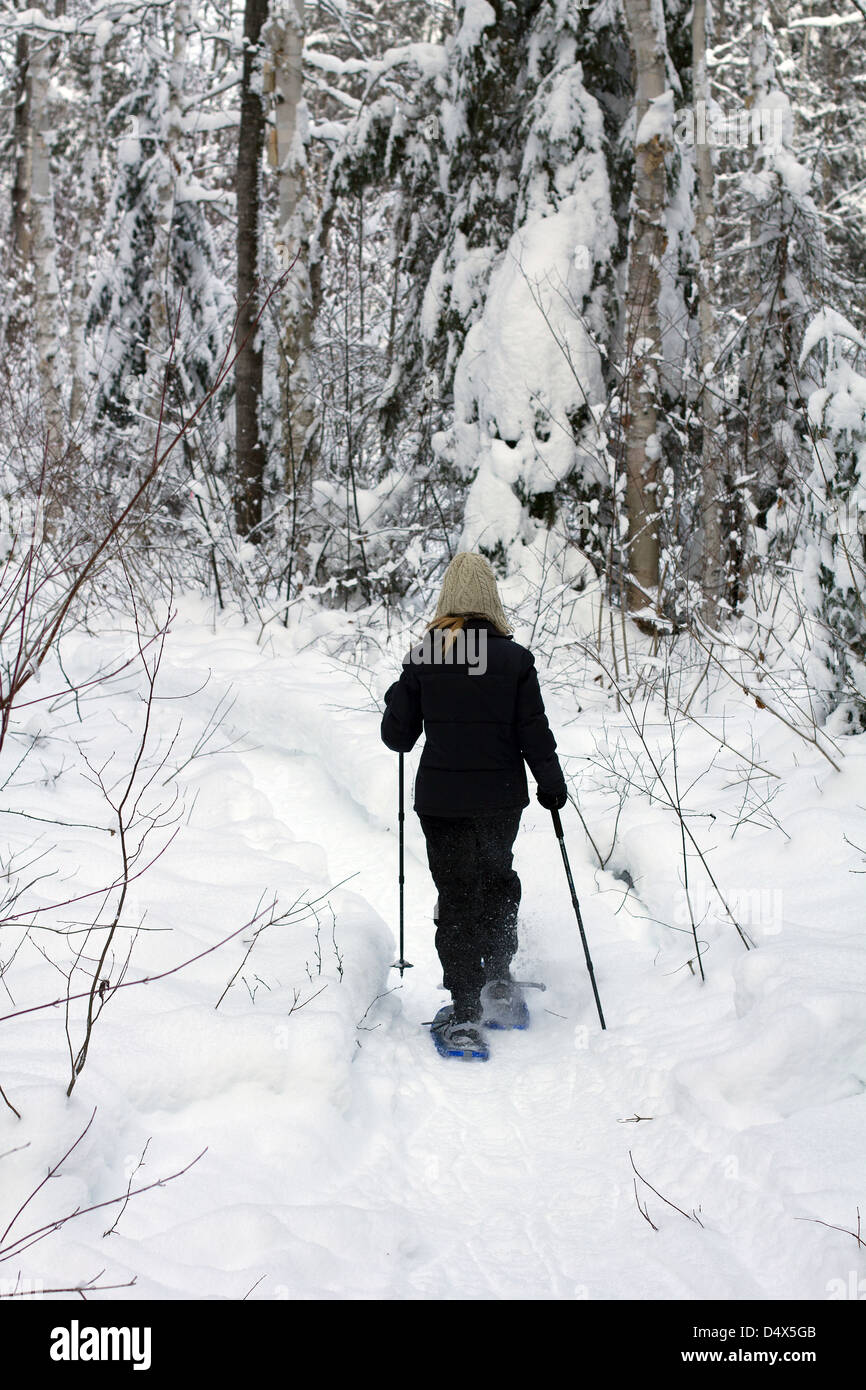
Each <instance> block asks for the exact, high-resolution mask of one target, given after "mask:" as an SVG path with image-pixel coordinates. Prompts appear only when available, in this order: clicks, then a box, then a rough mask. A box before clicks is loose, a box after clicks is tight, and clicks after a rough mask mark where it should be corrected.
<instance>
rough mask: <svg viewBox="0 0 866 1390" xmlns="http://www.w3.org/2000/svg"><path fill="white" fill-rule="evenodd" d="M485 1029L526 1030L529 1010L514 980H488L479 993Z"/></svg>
mask: <svg viewBox="0 0 866 1390" xmlns="http://www.w3.org/2000/svg"><path fill="white" fill-rule="evenodd" d="M481 1007H482V1009H483V1011H484V1016H483V1023H484V1026H485V1028H501V1029H505V1028H528V1027H529V1008H528V1005H527V1003H526V1000H525V999H524V997H523V990H522V989H521V987H520V985H519V984H518V983H517V981H516V980H512V979H504V980H490V981H489V982H488V983H487V984H486V985H485V986H484V988H483V989H482V991H481Z"/></svg>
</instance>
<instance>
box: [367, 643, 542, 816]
mask: <svg viewBox="0 0 866 1390" xmlns="http://www.w3.org/2000/svg"><path fill="white" fill-rule="evenodd" d="M465 628H466V629H470V630H471V629H476V630H477V631H476V632H475V633H474V634H473V636H472V637H470V638H468V639H467V641H466V643H465V645H464V647H463V649H462V651H461V649H460V648H459V647H458V648H455V651H456V652H457V654H458V655H462V656H463V658H464V659H463V660H451V661H445V662H442V661H434V660H432V659H431V658H432V649H431V645H430V642H429V639H428V641H427V642H426V643H424V644H419V645H418V646H417V647H413V648H412V651H410V652H409V654H408V655H407V656H406V657H404V659H403V672H402V674H401V676H400V679H399V680H398V681H395V683H394V684H393V685H392V686H391V687H390V688H389V689H388V690H387V691H386V692H385V705H386V709H385V714H384V716H383V718H382V740H383V742H384V743H385V744H386V745H387V746H388V747H389V748H391V749H393V751H394V752H395V753H408V752H409V751H410V749H411V748H413V747H414V745H415V743H416V742H417V740H418V737H419V735H420V734H421V730H422V726H423V730H424V734H425V737H426V742H425V744H424V751H423V752H422V754H421V761H420V765H419V767H418V775H417V777H416V779H415V810H416V811H417V812H418V814H419V815H427V816H449V817H450V816H483V815H492V814H494V813H496V812H499V811H507V810H516V809H517V808H518V807H523V806H526V805H528V803H529V793H528V790H527V784H526V770H525V768H524V759H525V760H526V762H527V763H528V764H529V767H530V769H531V771H532V775H533V776H534V778H535V780H536V782H537V783H538V786H539V787H540V788H541V789H542V790H545V791H555V790H558V789H560V788H562V787H564V785H565V779H564V777H563V775H562V769H561V767H560V765H559V759H558V758H557V756H556V740H555V739H554V737H553V734H552V733H551V731H550V726H549V725H548V722H547V716H546V715H545V713H544V703H543V701H542V698H541V691H540V690H539V687H538V677H537V675H536V671H535V661H534V659H533V657H532V653H531V652H529V651H527V649H526V648H525V647H521V646H519V645H518V643H517V642H515V641H514V640H513V638H511V637H504V636H503V635H502V634H501V633H500V632H498V631H497V629H496V628H495V627H494V626H493V624H492V623H489V622H487V621H486V620H485V619H482V618H470V619H467V621H466V623H465ZM485 642H486V647H482V646H481V645H480V644H482V643H485ZM473 644H478V646H477V647H475V648H474V646H473ZM479 652H480V653H481V654H482V655H483V657H484V659H485V662H486V669H484V670H483V672H482V670H481V663H480V662H478V661H476V662H475V666H476V669H475V670H474V671H473V669H472V667H473V657H474V656H476V654H477V653H479ZM425 658H426V659H425Z"/></svg>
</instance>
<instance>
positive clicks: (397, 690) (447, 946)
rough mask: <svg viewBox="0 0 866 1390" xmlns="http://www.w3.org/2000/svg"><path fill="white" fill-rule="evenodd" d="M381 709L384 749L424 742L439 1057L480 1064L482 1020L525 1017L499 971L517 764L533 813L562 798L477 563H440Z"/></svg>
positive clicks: (419, 805) (469, 559)
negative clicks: (432, 601)
mask: <svg viewBox="0 0 866 1390" xmlns="http://www.w3.org/2000/svg"><path fill="white" fill-rule="evenodd" d="M385 705H386V709H385V714H384V716H383V718H382V739H383V741H384V743H386V744H387V746H388V747H389V748H391V749H393V750H394V752H398V753H408V752H409V750H410V749H411V748H413V747H414V745H415V743H416V741H417V739H418V737H419V735H420V733H421V730H422V727H423V730H424V734H425V738H426V741H425V745H424V751H423V752H422V754H421V761H420V765H419V768H418V775H417V777H416V779H415V801H414V805H415V810H416V812H417V813H418V817H419V819H420V821H421V828H422V830H423V831H424V838H425V840H426V843H427V860H428V863H429V865H430V872H431V874H432V876H433V881H434V883H435V884H436V888H437V890H438V893H439V904H438V914H437V918H436V922H437V926H436V949H437V951H438V953H439V959H440V961H441V962H442V969H443V974H444V982H445V988H446V989H447V990H449V991H450V993H451V999H452V1003H451V1006H450V1007H448V1008H446V1009H444V1010H441V1011H440V1014H439V1015H437V1020H436V1024H435V1026H436V1029H437V1032H438V1041H439V1046H440V1050H443V1051H447V1052H448V1053H453V1054H455V1055H458V1056H481V1057H486V1056H487V1047H486V1043H485V1042H484V1038H483V1035H482V1032H481V1026H480V1025H481V1021H482V1018H483V1017H484V1016H485V1009H486V1011H487V1015H488V1021H497V1022H499V1024H500V1026H508V1027H510V1026H513V1024H514V1023H516V1022H517V1021H518V1020H519V1019H520V1017H521V1014H522V1013H525V1005H524V1003H523V999H522V996H521V992H520V989H519V986H517V985H515V983H514V982H513V981H512V979H511V975H510V970H509V966H510V963H511V959H512V956H513V955H514V953H515V951H516V950H517V909H518V906H519V903H520V880H519V878H518V877H517V874H516V873H515V872H514V870H513V868H512V867H511V860H512V847H513V845H514V840H515V837H516V835H517V828H518V826H519V824H520V817H521V813H522V811H523V808H524V806H526V805H528V804H529V794H528V791H527V782H526V770H525V767H524V760H525V761H526V762H527V763H528V764H529V767H530V770H531V771H532V775H533V776H534V778H535V780H536V782H537V784H538V790H537V796H538V800H539V802H540V803H541V805H542V806H544V807H545V808H546V809H548V810H550V809H553V808H556V809H557V810H559V809H561V807H563V806H564V805H565V803H566V801H567V799H568V796H567V792H566V786H565V778H564V777H563V775H562V768H561V767H560V765H559V760H558V758H557V756H556V741H555V740H554V737H553V734H552V733H551V731H550V727H549V725H548V722H547V717H546V715H545V713H544V704H543V701H542V698H541V692H540V690H539V688H538V678H537V676H536V672H535V662H534V660H533V658H532V654H531V653H530V652H529V651H527V650H526V648H525V647H521V646H518V644H517V643H516V642H515V641H514V640H513V638H512V636H511V629H510V628H509V626H508V623H507V621H506V618H505V613H504V612H503V609H502V603H501V601H500V598H499V593H498V590H497V587H496V578H495V575H494V573H493V570H492V569H491V568H490V565H489V564H488V563H487V561H486V560H485V559H484V557H483V556H482V555H475V554H466V553H464V554H460V555H456V556H455V557H454V559H453V560H452V561H451V563H450V565H449V566H448V568H447V570H446V571H445V577H444V580H443V583H442V590H441V593H440V595H439V602H438V604H437V607H436V616H435V618H434V619H433V621H432V622H431V623H430V624H429V625H428V628H427V632H426V634H425V639H424V641H423V642H422V643H421V644H420V646H418V647H414V648H413V649H412V651H411V652H410V653H409V655H408V656H407V657H406V658H405V659H404V662H403V672H402V674H401V676H400V679H399V680H398V681H396V682H395V684H394V685H392V686H391V687H390V689H389V690H388V691H387V692H386V694H385ZM482 991H483V995H482Z"/></svg>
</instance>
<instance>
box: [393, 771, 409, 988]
mask: <svg viewBox="0 0 866 1390" xmlns="http://www.w3.org/2000/svg"><path fill="white" fill-rule="evenodd" d="M399 777H400V800H399V803H398V806H399V809H398V812H397V824H398V832H399V840H400V858H399V864H400V868H399V874H398V881H399V884H400V959H399V960H395V962H394V964H393V965H392V967H391V969H392V970H399V971H400V979H401V980H402V978H403V971H404V970H411V969H412V962H411V961H409V960H406V959H404V955H403V822H404V821H405V819H406V814H405V812H404V810H403V754H402V753H401V754H400V773H399Z"/></svg>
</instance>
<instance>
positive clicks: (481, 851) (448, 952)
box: [419, 808, 522, 1008]
mask: <svg viewBox="0 0 866 1390" xmlns="http://www.w3.org/2000/svg"><path fill="white" fill-rule="evenodd" d="M521 814H522V808H520V809H518V810H511V811H505V812H502V813H500V814H498V815H492V816H491V815H486V816H460V817H453V818H451V817H449V818H446V817H444V816H423V815H422V816H419V820H420V821H421V829H422V830H423V831H424V838H425V840H426V842H427V862H428V864H429V865H430V873H431V874H432V876H433V882H434V883H435V884H436V889H437V892H438V894H439V915H438V924H437V928H436V950H437V951H438V953H439V959H440V961H441V962H442V970H443V978H444V983H445V988H446V989H447V990H449V991H450V993H451V997H452V998H453V999H454V1001H455V1004H458V1005H459V1006H460V1007H461V1008H462V1007H463V1006H464V1005H468V1006H474V1005H475V1004H476V1003H477V999H478V995H479V993H480V991H481V988H482V986H483V985H484V984H485V982H486V981H487V980H494V979H501V978H502V977H503V976H504V975H505V974H506V973H507V971H508V966H509V964H510V962H511V958H512V956H513V955H514V953H515V951H516V950H517V909H518V907H519V905H520V879H519V878H518V877H517V874H516V873H515V872H514V869H513V868H512V867H511V860H512V849H513V846H514V841H515V838H516V836H517V830H518V826H519V825H520V817H521Z"/></svg>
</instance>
